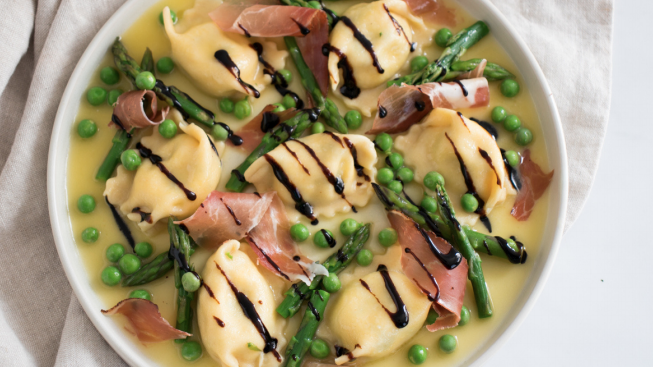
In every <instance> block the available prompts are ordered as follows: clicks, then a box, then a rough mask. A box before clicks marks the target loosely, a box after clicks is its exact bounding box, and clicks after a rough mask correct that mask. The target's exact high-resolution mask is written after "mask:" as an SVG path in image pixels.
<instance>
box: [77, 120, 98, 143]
mask: <svg viewBox="0 0 653 367" xmlns="http://www.w3.org/2000/svg"><path fill="white" fill-rule="evenodd" d="M96 132H97V125H96V124H95V122H94V121H93V120H89V119H84V120H82V121H80V122H79V124H77V134H78V135H79V136H80V137H82V138H84V139H87V138H90V137H91V136H93V135H95V133H96Z"/></svg>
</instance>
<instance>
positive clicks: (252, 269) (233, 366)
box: [197, 240, 286, 367]
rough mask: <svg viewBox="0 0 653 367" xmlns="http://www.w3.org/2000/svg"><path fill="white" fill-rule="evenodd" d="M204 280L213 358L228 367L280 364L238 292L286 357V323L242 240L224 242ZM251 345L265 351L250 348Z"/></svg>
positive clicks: (202, 296)
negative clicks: (247, 312)
mask: <svg viewBox="0 0 653 367" xmlns="http://www.w3.org/2000/svg"><path fill="white" fill-rule="evenodd" d="M202 279H203V280H204V284H205V286H204V287H202V288H201V289H200V290H199V299H198V302H197V321H198V325H199V328H200V334H201V336H202V343H203V344H204V347H205V348H206V351H207V352H208V353H209V355H210V356H211V357H212V358H213V359H215V360H216V361H219V362H221V363H222V365H223V366H227V367H254V366H256V367H266V366H278V365H279V362H278V361H277V359H276V358H275V356H274V353H273V352H268V353H264V352H263V350H264V348H265V342H264V341H263V338H262V337H261V334H259V332H258V331H257V329H256V327H255V326H254V324H253V323H252V321H250V319H248V318H247V317H246V316H245V313H244V312H243V309H242V308H241V305H240V303H239V301H238V299H237V298H236V292H241V293H242V294H244V295H245V296H246V297H247V299H249V300H250V301H251V303H252V304H253V307H254V308H255V310H256V313H257V314H258V316H259V317H260V319H261V320H262V322H263V324H264V325H265V328H266V329H267V330H268V332H269V334H270V336H271V337H272V338H275V339H277V346H276V351H277V352H279V353H280V354H283V350H284V346H285V344H286V340H285V339H284V338H283V328H284V326H285V323H286V322H285V320H284V319H283V318H281V316H279V315H278V314H277V313H276V311H275V307H276V304H275V302H274V294H273V293H272V290H271V288H270V284H269V283H268V281H267V280H266V279H265V277H264V276H263V275H262V274H261V273H260V272H259V269H258V268H257V266H256V265H255V264H254V263H253V262H252V260H251V259H250V258H249V257H248V256H247V254H245V253H244V252H242V251H240V242H238V241H236V240H229V241H226V242H225V243H223V244H222V246H220V248H219V249H218V250H217V251H216V252H215V253H214V254H213V255H212V256H211V257H209V259H208V260H207V261H206V266H205V267H204V272H203V274H202ZM230 283H231V284H230ZM232 286H233V288H232ZM209 290H210V291H209ZM241 297H242V296H241ZM248 344H249V345H253V346H255V347H256V348H258V349H259V351H256V350H252V349H254V348H253V347H251V349H250V346H248Z"/></svg>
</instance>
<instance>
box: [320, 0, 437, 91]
mask: <svg viewBox="0 0 653 367" xmlns="http://www.w3.org/2000/svg"><path fill="white" fill-rule="evenodd" d="M343 16H344V17H346V18H349V20H350V21H351V23H353V25H355V27H356V28H358V30H359V31H360V33H361V34H362V35H363V36H364V37H365V38H367V40H369V42H371V43H372V47H373V49H374V54H375V55H376V58H377V60H378V63H379V66H380V68H381V69H382V70H383V73H380V72H379V70H378V68H377V67H375V65H374V59H373V57H372V55H371V53H370V52H369V51H368V50H367V49H366V48H365V47H364V46H363V44H362V43H361V41H360V40H358V39H357V38H356V37H355V35H354V33H353V31H352V29H351V28H350V27H349V26H348V25H347V24H346V23H345V22H344V21H340V22H338V24H337V25H336V26H335V27H334V28H333V31H332V32H331V36H330V38H329V42H330V45H331V46H332V47H335V48H336V49H338V50H340V52H342V54H344V55H346V60H347V61H346V62H347V63H348V64H349V65H350V67H351V70H352V71H353V77H354V79H355V80H356V85H357V86H358V87H359V88H360V89H362V90H365V89H372V88H375V87H377V86H379V85H381V84H383V83H385V82H386V81H388V80H389V79H391V78H392V77H393V76H394V75H395V73H397V72H398V71H399V69H400V68H401V67H402V66H403V65H404V64H405V62H406V60H408V56H409V55H410V53H411V47H412V42H413V28H418V29H425V26H424V23H423V22H422V20H421V19H419V18H417V17H415V16H413V15H412V14H411V13H410V12H409V11H408V7H407V6H406V3H405V2H404V1H402V0H384V1H374V2H371V3H361V4H357V5H354V6H352V7H351V8H349V9H347V11H345V13H344V14H343ZM340 59H341V58H340V57H339V56H338V55H337V53H336V52H334V51H333V49H332V52H331V53H330V54H329V62H328V65H329V74H330V76H331V78H330V80H331V87H332V89H333V90H334V91H335V90H336V89H337V88H338V85H339V84H340V82H341V76H340V71H339V70H338V63H339V61H340Z"/></svg>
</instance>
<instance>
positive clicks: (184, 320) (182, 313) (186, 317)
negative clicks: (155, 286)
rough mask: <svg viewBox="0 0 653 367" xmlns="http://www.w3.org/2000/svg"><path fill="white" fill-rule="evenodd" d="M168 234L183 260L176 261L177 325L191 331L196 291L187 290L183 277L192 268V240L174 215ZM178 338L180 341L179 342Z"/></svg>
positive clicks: (179, 328) (181, 340)
mask: <svg viewBox="0 0 653 367" xmlns="http://www.w3.org/2000/svg"><path fill="white" fill-rule="evenodd" d="M168 234H169V235H170V246H172V247H174V248H175V249H176V250H178V251H179V255H180V256H179V259H180V260H181V261H174V269H175V287H176V288H177V323H176V326H175V327H176V328H177V329H178V330H182V331H185V332H188V333H191V331H192V326H193V310H192V309H191V302H192V301H193V298H194V292H187V291H186V290H185V289H184V287H183V285H182V283H181V277H182V276H183V275H184V274H185V273H186V272H187V271H191V270H192V269H191V268H190V267H189V265H188V263H187V261H188V259H190V253H191V241H190V237H189V236H188V234H186V232H184V231H183V230H182V229H181V228H180V227H179V226H178V225H175V224H174V220H173V218H172V217H170V218H168ZM180 262H182V263H184V262H185V264H180ZM182 265H183V266H182ZM177 340H179V341H178V342H177ZM184 340H185V339H175V342H177V343H183V342H184Z"/></svg>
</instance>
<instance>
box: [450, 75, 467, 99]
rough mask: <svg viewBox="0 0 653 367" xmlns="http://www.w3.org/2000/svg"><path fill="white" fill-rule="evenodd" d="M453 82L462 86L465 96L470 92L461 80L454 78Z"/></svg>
mask: <svg viewBox="0 0 653 367" xmlns="http://www.w3.org/2000/svg"><path fill="white" fill-rule="evenodd" d="M453 82H454V83H456V84H458V85H459V86H460V89H462V90H463V96H465V97H467V96H468V95H469V92H467V88H465V86H464V85H463V83H462V82H461V81H460V80H458V79H454V81H453Z"/></svg>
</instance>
